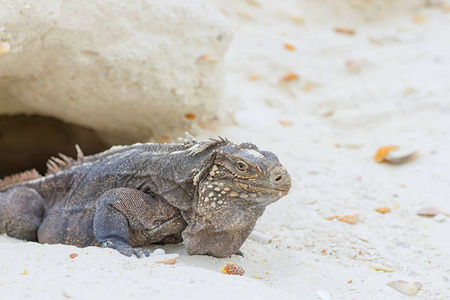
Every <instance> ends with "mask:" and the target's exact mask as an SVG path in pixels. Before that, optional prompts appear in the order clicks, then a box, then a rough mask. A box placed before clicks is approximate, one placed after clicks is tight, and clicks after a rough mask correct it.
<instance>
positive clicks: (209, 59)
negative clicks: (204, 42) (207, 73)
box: [196, 55, 219, 62]
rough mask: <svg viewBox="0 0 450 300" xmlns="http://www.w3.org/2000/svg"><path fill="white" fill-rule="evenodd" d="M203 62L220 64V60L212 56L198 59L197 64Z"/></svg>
mask: <svg viewBox="0 0 450 300" xmlns="http://www.w3.org/2000/svg"><path fill="white" fill-rule="evenodd" d="M201 61H208V62H218V61H219V60H218V59H217V58H215V57H214V56H211V55H202V56H200V57H199V58H197V61H196V62H201Z"/></svg>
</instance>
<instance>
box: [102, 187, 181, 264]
mask: <svg viewBox="0 0 450 300" xmlns="http://www.w3.org/2000/svg"><path fill="white" fill-rule="evenodd" d="M177 214H179V212H178V210H177V209H175V208H174V207H172V206H170V205H168V204H167V203H165V202H164V201H162V200H158V199H155V198H154V197H152V196H150V195H148V194H146V193H144V192H141V191H138V190H135V189H131V188H117V189H111V190H109V191H107V192H105V193H104V194H102V195H101V196H100V197H99V198H98V200H97V210H96V212H95V217H94V234H95V237H96V239H97V241H98V242H99V243H100V244H101V245H102V247H108V248H112V249H116V250H117V251H119V252H120V253H122V254H124V255H126V256H131V255H136V256H137V257H141V256H142V255H145V256H149V255H150V252H149V251H147V250H143V249H140V248H132V247H131V245H130V229H132V230H133V231H139V232H145V233H146V234H145V235H147V236H148V237H147V240H144V241H142V242H141V245H142V244H150V243H152V242H156V241H158V240H159V239H162V238H164V237H165V235H162V236H160V235H158V233H159V232H160V231H161V230H158V229H160V228H161V227H162V225H161V224H167V223H170V221H171V220H172V219H174V218H176V215H177ZM165 233H166V234H169V233H172V232H168V231H165ZM155 236H156V238H157V239H156V240H155ZM141 238H142V236H141Z"/></svg>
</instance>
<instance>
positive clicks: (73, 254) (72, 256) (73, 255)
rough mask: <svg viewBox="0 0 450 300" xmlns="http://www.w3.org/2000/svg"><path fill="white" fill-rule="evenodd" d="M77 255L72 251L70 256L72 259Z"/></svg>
mask: <svg viewBox="0 0 450 300" xmlns="http://www.w3.org/2000/svg"><path fill="white" fill-rule="evenodd" d="M77 256H78V254H76V253H72V254H70V255H69V257H70V258H71V259H74V258H75V257H77Z"/></svg>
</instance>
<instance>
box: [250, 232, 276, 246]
mask: <svg viewBox="0 0 450 300" xmlns="http://www.w3.org/2000/svg"><path fill="white" fill-rule="evenodd" d="M249 238H250V239H252V240H254V241H257V242H260V243H263V244H268V243H270V241H271V240H272V238H271V237H269V236H267V235H265V234H262V233H261V232H258V231H252V233H250V236H249Z"/></svg>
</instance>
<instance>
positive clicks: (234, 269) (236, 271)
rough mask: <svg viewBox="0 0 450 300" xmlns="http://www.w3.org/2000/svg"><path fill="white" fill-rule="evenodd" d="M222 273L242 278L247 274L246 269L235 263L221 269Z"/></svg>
mask: <svg viewBox="0 0 450 300" xmlns="http://www.w3.org/2000/svg"><path fill="white" fill-rule="evenodd" d="M220 272H222V273H223V274H228V275H239V276H242V275H244V273H245V270H244V268H242V267H241V266H240V265H238V264H235V263H227V264H226V265H225V266H224V267H222V268H220Z"/></svg>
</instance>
